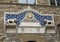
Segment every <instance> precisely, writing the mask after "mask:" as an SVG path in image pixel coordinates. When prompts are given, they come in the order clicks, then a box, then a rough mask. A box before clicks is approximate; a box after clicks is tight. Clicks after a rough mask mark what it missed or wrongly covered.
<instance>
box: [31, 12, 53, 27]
mask: <svg viewBox="0 0 60 42" xmlns="http://www.w3.org/2000/svg"><path fill="white" fill-rule="evenodd" d="M32 13H33V15H34V17H35V18H36V19H37V20H38V21H40V24H41V26H45V20H53V19H52V16H47V15H46V16H44V15H43V16H42V15H39V14H38V13H35V12H32Z"/></svg>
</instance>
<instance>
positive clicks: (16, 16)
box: [6, 12, 25, 25]
mask: <svg viewBox="0 0 60 42" xmlns="http://www.w3.org/2000/svg"><path fill="white" fill-rule="evenodd" d="M24 17H25V12H23V13H20V14H6V20H7V19H14V18H16V20H17V21H16V24H17V25H19V22H20V21H21V20H22V19H23V18H24Z"/></svg>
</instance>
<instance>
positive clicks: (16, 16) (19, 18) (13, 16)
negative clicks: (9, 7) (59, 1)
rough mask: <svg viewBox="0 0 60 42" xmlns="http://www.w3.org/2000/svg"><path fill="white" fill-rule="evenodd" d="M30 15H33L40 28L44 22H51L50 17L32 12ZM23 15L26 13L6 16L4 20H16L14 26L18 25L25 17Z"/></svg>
mask: <svg viewBox="0 0 60 42" xmlns="http://www.w3.org/2000/svg"><path fill="white" fill-rule="evenodd" d="M32 13H33V15H34V17H35V18H36V19H37V20H38V21H40V24H41V26H45V24H46V23H45V22H46V21H45V20H51V21H52V20H53V19H52V16H47V15H39V14H38V13H36V12H32ZM25 14H26V12H22V13H20V14H6V20H7V19H14V18H16V20H17V22H16V24H17V25H19V23H20V21H21V20H23V18H24V17H25Z"/></svg>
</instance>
